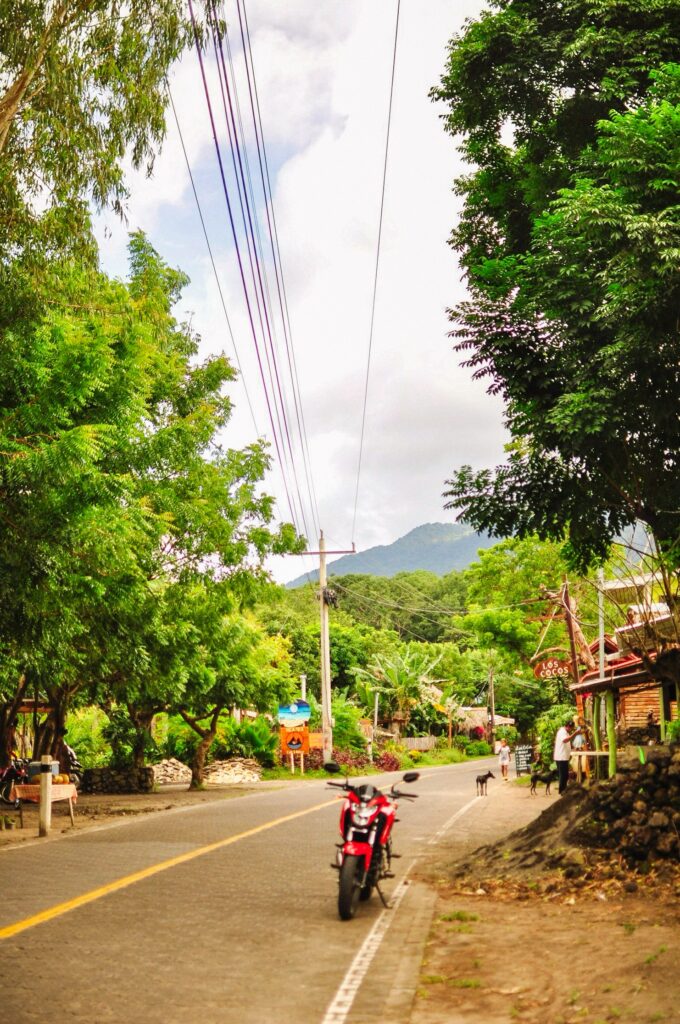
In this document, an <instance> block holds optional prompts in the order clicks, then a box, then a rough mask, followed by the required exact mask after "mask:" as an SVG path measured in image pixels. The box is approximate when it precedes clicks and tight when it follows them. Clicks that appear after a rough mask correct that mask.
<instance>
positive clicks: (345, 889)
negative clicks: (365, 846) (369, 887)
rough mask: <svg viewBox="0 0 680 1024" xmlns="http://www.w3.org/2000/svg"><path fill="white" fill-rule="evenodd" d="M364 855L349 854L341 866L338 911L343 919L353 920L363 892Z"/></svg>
mask: <svg viewBox="0 0 680 1024" xmlns="http://www.w3.org/2000/svg"><path fill="white" fill-rule="evenodd" d="M362 874H363V857H357V856H356V854H351V853H350V854H347V856H346V857H345V859H344V860H343V862H342V867H341V868H340V889H339V892H338V913H339V914H340V919H341V920H342V921H351V919H352V918H353V917H354V915H355V914H356V910H357V904H358V903H359V896H360V894H361V876H362Z"/></svg>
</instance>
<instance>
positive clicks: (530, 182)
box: [437, 0, 680, 569]
mask: <svg viewBox="0 0 680 1024" xmlns="http://www.w3.org/2000/svg"><path fill="white" fill-rule="evenodd" d="M677 13H678V12H677V3H675V2H673V3H671V2H667V3H666V2H663V0H662V2H660V3H655V4H640V3H637V2H632V0H631V2H619V0H617V2H616V3H614V2H601V0H598V2H597V3H595V2H573V3H569V4H561V3H560V4H558V3H553V2H548V3H544V4H541V5H539V4H538V3H533V2H526V0H525V2H522V3H520V2H515V0H509V2H503V3H498V4H497V5H494V8H493V10H492V11H491V12H488V13H486V14H484V15H483V16H482V17H481V18H480V19H478V21H476V22H474V23H471V24H470V25H468V26H467V28H466V30H465V31H464V33H463V34H462V36H461V37H460V38H458V39H457V40H454V42H453V44H452V49H451V57H450V62H449V66H448V69H447V74H446V75H445V78H444V79H443V82H442V88H441V89H440V90H438V93H437V94H438V95H439V96H440V97H443V98H445V99H447V100H448V101H449V102H450V103H451V114H450V117H449V119H448V127H449V129H450V130H451V131H453V132H456V133H462V135H463V140H462V147H463V151H464V153H465V155H466V157H467V158H468V159H469V160H470V161H471V162H472V163H474V164H475V165H476V169H475V170H473V171H472V173H471V174H470V175H469V176H468V177H466V178H465V179H464V180H462V181H461V182H459V189H460V191H461V192H462V193H463V194H464V195H465V197H466V205H465V209H464V213H463V217H462V220H461V224H460V226H459V228H458V229H457V231H456V232H455V234H454V238H453V241H454V245H455V246H456V247H457V248H458V250H459V252H460V254H461V259H462V261H463V263H464V265H465V267H466V270H467V275H468V281H469V285H470V290H471V298H470V300H469V301H468V302H466V303H464V304H462V306H461V307H459V308H458V309H457V310H455V311H454V312H453V314H452V316H453V319H454V322H455V325H456V326H455V331H454V335H455V337H456V339H457V345H458V348H459V350H460V351H464V352H465V353H466V354H467V356H468V360H469V363H470V365H471V366H472V367H473V368H474V369H475V372H476V373H477V374H478V375H479V376H486V377H488V378H489V379H490V390H491V391H493V392H495V393H498V394H501V395H502V396H503V397H504V399H505V400H506V403H507V424H508V427H509V430H510V433H511V435H512V442H511V443H510V445H509V446H508V457H507V460H506V462H505V464H504V465H501V466H499V467H497V468H496V470H495V472H490V471H482V472H478V473H475V472H473V471H472V470H471V469H470V468H469V467H464V468H463V469H462V470H460V471H458V472H457V474H456V476H455V477H454V479H453V480H452V481H450V483H449V489H448V492H447V494H448V497H449V499H450V506H451V507H454V508H456V509H458V510H459V512H460V513H461V515H462V517H463V518H465V519H466V520H467V521H469V522H471V523H473V524H474V525H475V526H476V527H477V528H479V529H485V528H486V529H489V530H490V531H491V532H492V533H495V534H496V535H504V534H505V535H507V534H510V533H518V534H520V535H522V536H526V535H528V534H531V533H536V534H538V535H539V536H541V537H544V538H546V537H550V538H554V539H560V538H562V537H563V536H564V535H565V531H566V532H567V534H568V539H569V548H568V551H569V553H570V556H571V559H572V561H573V562H575V563H576V564H577V565H578V566H579V567H580V568H581V569H583V568H585V567H586V566H587V565H589V564H591V563H592V562H593V561H596V560H601V559H603V558H604V557H605V555H606V552H607V550H608V547H609V544H610V542H611V541H612V539H613V538H614V537H615V536H616V535H617V534H618V533H620V531H621V530H622V529H623V527H624V526H625V525H626V524H629V523H632V522H634V521H635V520H636V519H641V520H643V521H644V522H646V523H647V524H648V525H649V526H650V528H651V529H652V531H653V533H654V535H655V537H656V538H657V540H658V542H659V544H660V546H661V548H662V550H663V551H664V552H665V554H666V556H667V557H670V558H671V562H672V564H673V565H677V564H678V555H677V538H678V526H679V524H678V521H677V520H678V517H677V508H678V504H679V502H678V498H679V497H680V494H679V489H678V483H677V481H678V473H677V452H678V450H679V449H680V430H679V429H678V428H679V422H678V416H677V412H676V410H677V407H678V400H679V399H680V391H679V385H680V379H679V377H678V372H677V352H678V341H679V339H678V326H677V305H678V279H679V278H678V269H680V264H679V260H680V256H679V254H680V246H678V234H677V232H678V202H677V195H678V173H679V168H680V161H679V160H678V146H677V124H678V121H677V118H678V99H679V95H678V72H677V68H676V67H675V66H673V65H669V64H668V61H670V60H673V59H676V58H677V57H678V56H679V55H680V22H679V21H678V18H677Z"/></svg>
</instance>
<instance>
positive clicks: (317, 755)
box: [282, 747, 371, 773]
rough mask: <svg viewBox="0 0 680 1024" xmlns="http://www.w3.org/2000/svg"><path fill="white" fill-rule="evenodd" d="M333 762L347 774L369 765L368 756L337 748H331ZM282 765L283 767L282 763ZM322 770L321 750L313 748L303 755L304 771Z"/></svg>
mask: <svg viewBox="0 0 680 1024" xmlns="http://www.w3.org/2000/svg"><path fill="white" fill-rule="evenodd" d="M333 760H334V761H335V763H336V764H339V765H340V767H341V768H342V769H343V771H345V772H347V773H351V772H359V771H360V770H361V769H362V768H366V766H367V765H369V764H370V763H371V762H370V760H369V757H368V754H353V753H352V752H351V751H350V750H338V748H337V747H333ZM282 764H284V767H285V763H284V762H283V761H282ZM322 768H323V750H318V749H316V748H315V749H313V750H310V751H309V753H308V754H305V771H310V772H313V771H321V769H322Z"/></svg>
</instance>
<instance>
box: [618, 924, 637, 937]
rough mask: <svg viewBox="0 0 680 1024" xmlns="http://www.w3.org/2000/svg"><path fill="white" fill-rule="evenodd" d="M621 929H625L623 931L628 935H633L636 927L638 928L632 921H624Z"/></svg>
mask: <svg viewBox="0 0 680 1024" xmlns="http://www.w3.org/2000/svg"><path fill="white" fill-rule="evenodd" d="M621 927H622V928H623V930H624V932H625V933H626V935H632V934H633V932H634V931H635V927H636V926H635V925H634V924H633V922H632V921H623V922H622V923H621Z"/></svg>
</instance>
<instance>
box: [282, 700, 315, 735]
mask: <svg viewBox="0 0 680 1024" xmlns="http://www.w3.org/2000/svg"><path fill="white" fill-rule="evenodd" d="M311 715H312V709H311V708H310V706H309V704H308V703H307V701H306V700H294V701H293V702H292V703H291V704H279V716H278V717H279V725H281V726H283V728H284V729H299V728H301V727H302V726H307V725H308V724H309V719H310V718H311Z"/></svg>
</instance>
